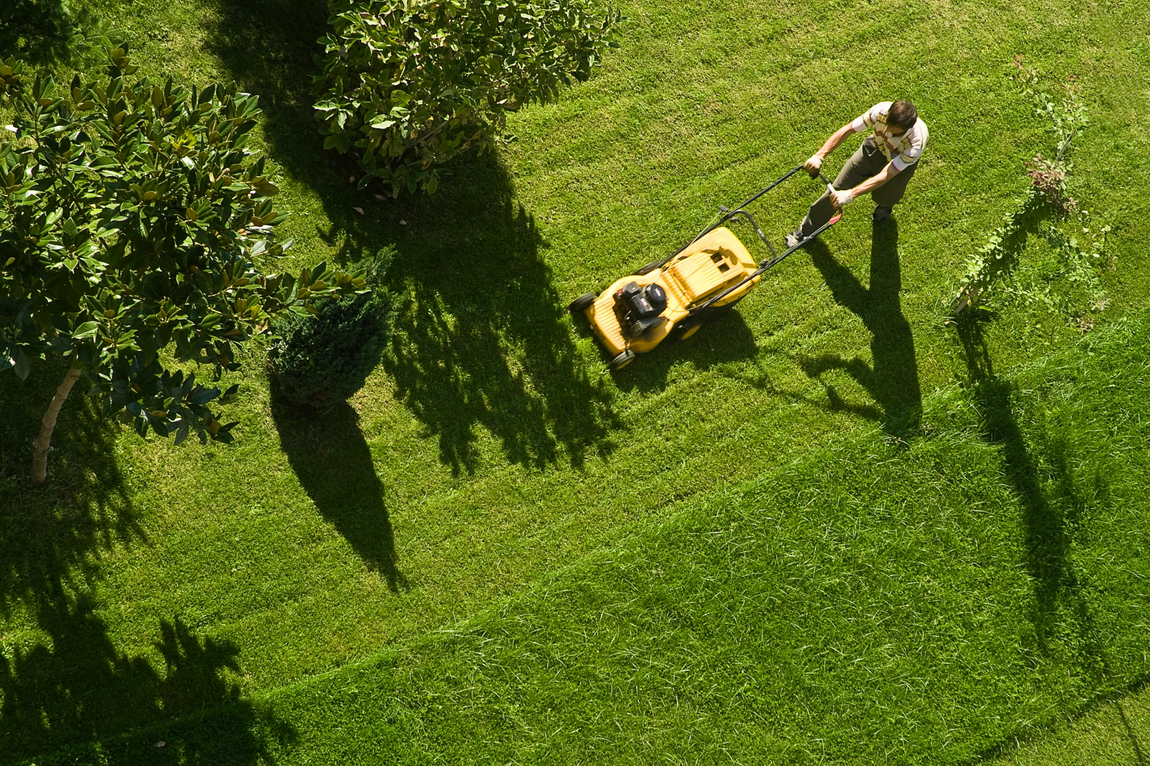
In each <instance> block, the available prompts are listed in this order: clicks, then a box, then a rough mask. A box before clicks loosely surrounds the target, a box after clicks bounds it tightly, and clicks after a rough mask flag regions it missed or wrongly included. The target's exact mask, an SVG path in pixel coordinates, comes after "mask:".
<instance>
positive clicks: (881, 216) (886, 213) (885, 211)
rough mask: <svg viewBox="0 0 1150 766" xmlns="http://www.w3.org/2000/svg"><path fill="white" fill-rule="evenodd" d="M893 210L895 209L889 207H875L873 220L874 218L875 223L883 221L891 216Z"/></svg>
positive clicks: (872, 215)
mask: <svg viewBox="0 0 1150 766" xmlns="http://www.w3.org/2000/svg"><path fill="white" fill-rule="evenodd" d="M893 212H894V211H893V210H891V209H890V208H889V207H876V208H875V209H874V213H873V214H871V220H873V221H874V222H875V223H882V222H883V221H885V220H886V219H888V218H890V216H891V213H893Z"/></svg>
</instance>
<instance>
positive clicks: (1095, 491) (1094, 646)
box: [956, 316, 1108, 680]
mask: <svg viewBox="0 0 1150 766" xmlns="http://www.w3.org/2000/svg"><path fill="white" fill-rule="evenodd" d="M956 327H957V329H958V334H959V339H960V340H961V342H962V347H963V352H964V354H965V357H966V363H967V370H968V375H969V379H970V385H971V391H972V395H973V399H974V403H975V406H976V407H977V408H978V411H979V413H980V415H981V417H982V422H983V428H984V438H985V439H986V440H987V441H988V442H989V443H991V444H994V445H996V446H999V447H1000V448H1001V450H1002V457H1003V466H1004V471H1005V473H1006V478H1007V480H1008V481H1009V482H1010V484H1011V487H1012V488H1013V490H1014V494H1015V496H1016V497H1017V498H1018V500H1019V503H1020V504H1021V505H1022V508H1023V509H1024V517H1023V519H1022V521H1023V525H1024V527H1023V528H1024V532H1025V536H1026V539H1025V548H1026V567H1027V571H1028V572H1029V573H1030V577H1031V579H1032V581H1033V582H1034V604H1035V607H1034V614H1033V617H1032V622H1033V624H1034V629H1035V638H1036V641H1037V644H1038V647H1039V648H1040V650H1041V651H1042V652H1043V653H1049V652H1050V651H1051V650H1052V648H1051V642H1052V641H1053V640H1054V639H1056V638H1060V637H1064V635H1065V628H1066V627H1067V625H1066V623H1070V626H1071V627H1073V628H1074V632H1075V633H1076V634H1077V636H1078V640H1077V641H1074V642H1072V644H1071V645H1072V646H1073V647H1074V648H1075V651H1077V653H1078V656H1077V658H1076V659H1077V661H1078V664H1079V666H1080V667H1081V668H1082V669H1083V670H1084V671H1087V672H1088V673H1090V674H1091V675H1092V676H1094V677H1095V680H1098V679H1099V678H1100V677H1101V675H1102V674H1103V673H1104V671H1105V664H1106V660H1105V656H1104V645H1103V643H1102V642H1101V640H1100V639H1099V638H1098V635H1097V631H1096V629H1095V626H1094V620H1093V617H1092V615H1091V613H1090V607H1089V604H1088V603H1087V600H1086V595H1085V592H1084V587H1083V584H1082V582H1081V581H1080V577H1079V575H1078V573H1077V572H1076V571H1075V568H1074V563H1073V558H1072V548H1073V535H1074V532H1075V531H1076V530H1078V529H1079V528H1080V527H1081V525H1082V517H1083V514H1084V512H1085V510H1086V508H1087V500H1086V498H1087V497H1091V498H1094V499H1095V502H1105V500H1106V498H1107V496H1108V490H1107V485H1106V483H1105V479H1104V477H1102V476H1101V475H1099V474H1095V476H1094V477H1093V480H1092V481H1093V484H1094V486H1090V487H1083V486H1080V484H1081V482H1080V481H1079V480H1078V479H1077V478H1076V476H1075V472H1074V471H1073V470H1072V468H1071V464H1070V463H1071V458H1072V454H1071V453H1072V445H1071V444H1070V443H1069V441H1068V440H1067V437H1066V436H1065V434H1064V433H1062V432H1058V433H1054V434H1046V433H1040V432H1038V433H1036V438H1033V439H1029V440H1028V439H1027V436H1026V434H1024V433H1023V429H1022V428H1021V426H1020V425H1019V423H1018V420H1017V414H1016V412H1017V409H1018V408H1017V405H1016V394H1017V392H1016V390H1015V386H1014V385H1013V384H1012V383H1011V382H1010V381H1008V380H1004V379H1002V378H1000V377H998V376H997V375H995V373H994V367H993V362H992V359H991V357H990V352H989V350H988V349H987V346H986V341H985V338H984V337H983V333H982V323H981V322H980V321H979V320H978V319H977V318H975V317H973V316H972V317H970V318H966V319H963V320H961V321H958V322H956ZM1039 430H1040V431H1041V430H1043V429H1039ZM1032 443H1033V444H1035V445H1036V446H1037V447H1038V450H1037V451H1036V450H1035V449H1033V448H1032Z"/></svg>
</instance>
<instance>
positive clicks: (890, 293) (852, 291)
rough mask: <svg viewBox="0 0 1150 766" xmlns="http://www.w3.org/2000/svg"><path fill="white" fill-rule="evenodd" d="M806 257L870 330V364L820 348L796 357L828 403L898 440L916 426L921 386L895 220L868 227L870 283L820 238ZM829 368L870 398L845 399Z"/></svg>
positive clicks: (916, 430) (836, 296)
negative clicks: (903, 296) (904, 304)
mask: <svg viewBox="0 0 1150 766" xmlns="http://www.w3.org/2000/svg"><path fill="white" fill-rule="evenodd" d="M807 251H808V252H809V253H810V256H811V260H812V261H813V262H814V264H815V267H816V268H817V269H818V270H819V271H820V272H821V273H822V275H823V278H824V279H825V280H826V283H827V287H829V288H830V290H831V294H832V295H833V296H834V299H835V301H836V302H837V303H839V304H841V305H843V306H846V307H847V308H848V309H850V310H851V311H852V312H854V313H855V314H856V315H857V316H858V317H859V319H861V320H862V321H863V324H864V325H866V328H867V329H868V330H870V332H871V334H872V336H873V338H872V340H871V364H867V362H866V361H865V360H864V359H861V358H859V357H857V356H856V357H853V358H850V359H847V358H845V357H842V356H839V355H837V354H822V355H820V356H817V357H804V358H800V359H799V360H798V362H799V365H800V367H801V368H802V370H803V372H805V373H806V374H807V375H808V376H810V377H811V378H813V379H815V380H817V381H819V383H821V384H822V386H823V388H824V389H825V390H826V394H827V397H828V398H829V400H830V405H829V406H830V409H832V410H836V411H847V412H852V413H854V414H856V415H859V416H861V417H864V418H867V419H870V420H876V421H878V422H879V423H881V425H882V428H883V431H885V432H886V433H887V434H888V435H889V436H891V437H894V438H897V439H899V440H901V441H908V440H910V439H912V438H914V437H915V436H917V435H918V434H919V433H920V432H921V427H922V391H921V389H920V387H919V380H918V362H917V360H916V358H915V350H914V335H913V333H912V332H911V328H910V323H909V322H907V320H906V317H905V316H903V313H902V308H901V306H900V303H899V291H900V290H901V289H902V276H901V271H900V267H899V258H898V223H897V222H896V221H894V220H889V221H886V222H884V223H883V224H879V225H876V226H875V227H874V235H873V237H872V240H871V259H870V286H869V288H868V287H863V285H862V283H861V282H860V281H859V279H858V278H857V277H855V275H854V274H853V273H851V270H850V269H849V268H847V267H846V266H844V265H842V264H841V263H839V262H838V261H837V260H836V259H835V257H834V256H833V255H831V253H830V250H829V249H828V248H827V246H826V244H825V243H823V242H822V240H818V239H816V240H814V241H813V242H811V243H810V244H809V245H807ZM831 370H841V371H843V372H845V373H846V374H847V375H849V376H850V377H851V378H852V379H854V381H855V382H857V383H858V384H859V385H861V386H862V387H863V388H864V389H865V390H866V391H867V393H868V394H870V396H871V398H872V399H873V402H868V403H862V404H858V403H851V402H849V401H847V400H846V399H845V398H844V397H842V396H841V395H840V394H839V393H838V391H837V390H836V389H835V387H834V384H833V383H830V382H828V381H826V380H824V378H823V375H824V374H825V373H827V372H829V371H831Z"/></svg>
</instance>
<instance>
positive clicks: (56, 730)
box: [0, 592, 283, 764]
mask: <svg viewBox="0 0 1150 766" xmlns="http://www.w3.org/2000/svg"><path fill="white" fill-rule="evenodd" d="M95 608H96V603H95V599H94V598H93V597H92V596H90V595H89V594H88V593H87V592H82V593H80V595H78V596H72V595H68V594H64V593H60V594H55V595H52V596H45V597H40V598H37V599H36V603H35V612H36V618H37V624H38V626H39V628H40V630H42V631H43V632H44V633H45V634H46V635H47V639H48V640H47V641H46V642H44V643H41V644H39V645H36V646H34V647H32V648H31V649H24V648H21V647H17V648H15V649H14V651H13V652H12V654H11V655H10V656H8V655H7V654H0V695H2V698H3V701H2V703H0V760H3V761H4V762H5V763H9V762H12V761H15V760H18V759H24V758H30V757H35V756H38V755H40V756H42V755H46V754H48V753H50V752H52V751H56V750H60V749H63V748H67V749H68V750H69V751H73V750H77V749H79V750H90V751H93V752H92V754H95V753H96V752H104V750H105V748H104V747H103V746H102V744H101V742H102V740H106V739H107V740H116V739H118V737H117V736H116V735H118V734H119V733H120V732H123V731H125V730H128V729H132V728H137V727H141V726H148V725H152V724H157V723H160V722H164V721H170V720H172V719H177V718H179V717H181V716H185V715H188V714H192V713H199V712H200V711H202V710H204V709H205V708H210V707H214V706H216V705H220V704H226V703H232V708H233V709H232V713H231V716H230V721H229V725H228V729H229V738H230V741H231V744H232V747H233V750H232V756H231V757H230V760H229V762H230V763H235V764H241V763H255V762H267V760H268V758H267V753H266V748H265V747H264V746H263V745H262V744H261V743H260V741H259V740H258V738H257V736H256V735H255V734H254V732H255V731H256V729H257V724H258V725H259V726H261V727H263V728H268V724H267V723H266V716H264V717H263V720H259V721H257V714H256V713H255V711H254V709H252V708H251V706H250V705H245V704H243V703H239V702H238V701H237V700H238V696H239V690H238V687H236V686H235V685H234V684H232V683H230V682H229V681H228V680H227V679H226V678H225V677H224V676H223V673H224V671H225V670H231V671H233V672H236V673H238V672H239V670H240V668H239V665H238V663H237V660H236V657H237V655H238V653H239V652H238V650H237V649H236V647H235V646H234V645H232V644H231V643H230V642H227V641H223V642H219V641H216V640H214V639H212V638H207V639H203V640H201V639H200V638H198V637H197V636H196V635H195V634H194V633H193V632H192V631H191V630H190V629H189V628H188V626H187V625H185V624H184V623H183V622H182V621H181V620H179V619H178V618H177V619H176V620H175V621H174V622H168V621H166V620H165V621H162V622H161V624H160V630H161V640H160V641H159V642H158V643H156V644H155V649H156V650H157V652H159V654H160V655H161V656H162V657H163V660H164V672H163V673H162V674H160V673H157V672H156V670H155V669H154V668H153V667H152V665H151V663H150V662H149V661H148V660H147V659H145V658H143V657H132V656H129V655H126V654H123V653H121V652H119V651H118V650H117V649H116V647H115V645H114V644H113V643H112V641H111V638H110V637H109V635H108V631H107V626H106V625H105V624H104V621H103V620H101V619H100V617H98V616H97V615H96V613H95ZM277 727H278V728H279V729H280V730H281V731H282V730H283V725H282V724H277ZM165 744H167V743H165ZM171 744H172V747H171V748H170V749H168V750H164V751H159V750H157V749H156V746H155V744H154V743H153V744H152V746H151V750H152V757H151V758H149V761H150V762H152V763H197V762H198V759H197V758H196V757H194V753H191V754H190V755H189V751H188V749H187V748H185V747H182V746H181V744H180V743H179V742H172V743H171Z"/></svg>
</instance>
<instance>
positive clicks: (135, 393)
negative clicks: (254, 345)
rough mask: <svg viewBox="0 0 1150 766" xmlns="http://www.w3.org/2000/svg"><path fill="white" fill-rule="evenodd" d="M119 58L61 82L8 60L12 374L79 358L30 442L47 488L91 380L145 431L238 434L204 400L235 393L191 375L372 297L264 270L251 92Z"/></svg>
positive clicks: (4, 255) (325, 279)
mask: <svg viewBox="0 0 1150 766" xmlns="http://www.w3.org/2000/svg"><path fill="white" fill-rule="evenodd" d="M110 59H111V65H110V67H109V68H108V72H107V77H106V79H104V80H101V81H100V82H99V83H96V82H88V83H81V81H80V79H79V77H75V78H73V80H72V83H71V86H70V87H67V88H61V87H59V86H58V85H57V84H56V82H55V81H54V80H53V79H52V78H51V77H36V78H35V79H34V80H33V81H32V82H31V84H30V85H29V83H28V82H27V81H26V77H25V75H24V67H23V65H22V64H21V63H20V62H18V61H15V60H13V59H9V60H8V61H5V62H3V63H0V90H2V91H3V93H4V94H5V95H6V96H7V97H9V98H10V99H11V101H12V103H13V106H14V108H15V111H16V113H17V115H18V116H17V118H16V120H15V122H14V124H13V125H11V126H8V128H7V130H8V131H9V133H10V134H12V135H11V136H10V138H8V139H7V140H5V141H2V142H0V198H2V199H0V269H2V271H0V373H2V372H4V371H5V370H8V369H11V370H13V371H14V372H15V374H16V375H17V376H19V377H20V378H21V379H26V378H27V377H28V375H29V373H30V372H31V369H32V366H33V365H34V363H35V362H36V361H37V360H42V359H44V358H45V357H46V356H48V355H51V354H55V355H57V356H60V357H63V358H64V359H65V360H66V362H67V364H68V371H67V373H66V375H65V377H64V380H63V382H62V383H61V384H60V387H59V389H58V390H57V392H56V396H55V398H54V399H53V400H52V403H51V405H50V406H49V408H48V412H47V414H46V415H45V416H44V419H43V424H42V428H41V430H40V434H39V436H38V438H37V439H36V441H35V445H34V450H33V467H32V480H33V482H35V483H40V482H43V481H44V478H45V475H46V470H47V456H48V451H49V449H50V444H51V437H52V432H53V429H54V428H55V423H56V417H57V415H58V414H59V411H60V407H61V406H62V405H63V403H64V400H65V399H66V398H67V396H68V394H69V392H70V391H71V390H72V387H73V385H74V384H75V383H76V381H78V380H79V379H80V378H85V379H86V380H88V381H89V382H90V383H91V393H92V394H93V395H94V396H96V397H98V398H99V399H100V400H101V401H102V402H103V404H104V407H105V412H106V414H107V415H109V416H116V417H118V418H120V419H122V420H126V421H128V422H130V423H131V424H132V425H133V426H134V427H135V429H136V430H137V431H138V432H139V433H140V434H141V435H143V434H145V433H147V431H148V430H151V431H153V432H155V433H157V434H160V435H161V436H169V435H174V436H175V439H176V442H177V443H179V442H182V441H183V440H184V439H185V438H187V436H188V435H189V434H190V433H194V434H196V435H197V436H198V437H199V439H200V441H201V442H206V441H207V440H208V439H209V438H210V439H213V440H216V441H222V442H228V441H230V440H231V439H232V436H231V434H230V431H231V428H232V426H233V425H234V423H229V424H223V423H221V422H220V420H219V419H218V417H217V415H216V414H215V413H214V412H213V411H212V409H211V408H210V407H209V405H210V404H212V403H213V402H215V401H217V400H218V401H220V402H222V401H224V400H226V399H227V398H228V397H230V396H232V395H233V394H234V393H235V390H236V387H235V386H232V387H231V388H230V389H228V390H227V391H226V392H221V391H220V390H219V388H216V387H208V386H203V385H201V384H199V383H198V382H197V381H196V375H195V373H194V372H187V371H186V370H185V369H184V368H185V367H187V366H188V364H189V363H195V364H201V365H202V364H207V365H211V366H212V367H213V368H214V369H215V370H216V372H217V373H218V372H219V371H220V370H223V369H227V370H232V369H236V368H237V367H238V366H239V365H238V363H237V362H236V356H235V352H236V349H237V347H238V346H239V344H241V343H243V342H244V341H246V340H248V339H249V338H250V337H251V336H252V335H254V334H256V333H260V332H264V331H266V330H267V328H268V325H269V320H270V318H271V317H273V316H275V315H277V314H280V313H282V312H285V311H297V312H298V311H304V310H307V309H309V308H311V309H313V310H314V305H313V304H314V303H315V302H316V301H317V300H319V299H322V298H325V297H327V296H331V295H336V294H350V293H354V292H360V291H363V290H365V289H366V282H365V281H364V280H363V278H362V277H360V276H356V275H352V274H347V273H342V272H334V271H329V270H327V269H326V268H325V266H324V264H322V263H321V264H320V265H318V266H316V267H315V268H313V269H303V270H302V271H301V272H300V273H299V274H298V276H292V275H290V274H273V273H264V271H263V270H261V268H260V267H259V266H257V265H256V261H257V260H261V261H265V262H266V261H269V260H270V259H272V258H275V257H276V256H279V255H281V254H282V253H283V251H284V250H285V249H286V248H287V247H288V246H289V245H290V242H287V243H282V244H281V243H278V242H276V241H275V240H274V237H273V229H274V227H275V226H276V225H277V224H279V223H280V222H281V221H282V220H283V219H284V218H285V217H286V216H285V214H284V213H281V212H280V211H277V210H276V209H275V208H274V206H273V203H272V197H274V195H275V194H276V193H277V191H278V189H277V188H276V186H275V185H274V184H273V183H272V182H271V181H269V180H268V178H267V175H266V170H265V160H264V158H262V157H260V156H259V155H258V153H256V152H253V151H252V150H250V149H248V148H246V140H247V137H248V135H249V133H250V131H251V129H252V128H253V127H254V126H255V124H256V122H255V117H256V115H257V114H258V113H259V109H258V106H257V99H256V97H255V96H252V95H249V94H246V93H240V92H238V90H237V89H236V87H235V86H234V85H232V86H222V85H210V86H208V87H206V88H204V89H203V90H200V91H197V90H196V89H195V88H194V87H193V88H192V89H191V90H190V91H189V90H188V89H187V88H184V87H182V86H180V85H176V84H174V83H173V82H172V81H171V80H170V79H169V80H168V81H167V82H166V83H165V84H164V85H162V86H161V85H158V84H152V83H151V82H149V81H148V80H147V79H146V78H138V79H132V78H130V76H131V75H132V74H134V72H135V70H136V67H135V66H133V65H132V64H131V62H130V60H129V58H128V53H127V50H126V46H120V47H118V48H116V49H115V50H113V51H112V52H111V54H110Z"/></svg>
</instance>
